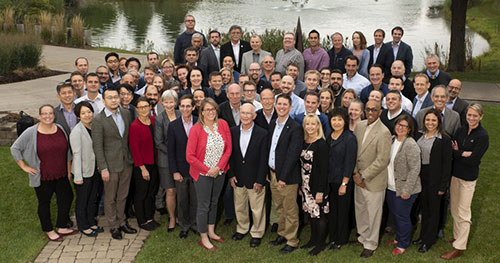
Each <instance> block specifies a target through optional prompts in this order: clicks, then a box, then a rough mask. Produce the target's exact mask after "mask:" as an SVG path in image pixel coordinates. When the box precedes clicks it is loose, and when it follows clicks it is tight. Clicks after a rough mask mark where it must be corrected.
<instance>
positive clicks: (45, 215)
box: [35, 176, 73, 232]
mask: <svg viewBox="0 0 500 263" xmlns="http://www.w3.org/2000/svg"><path fill="white" fill-rule="evenodd" d="M35 193H36V197H37V198H38V218H39V219H40V224H41V225H42V230H43V232H50V231H52V230H54V228H53V226H52V220H51V218H50V201H51V199H52V195H53V194H54V193H55V194H56V200H57V222H56V227H57V228H66V227H68V223H69V221H68V218H69V210H70V208H71V203H72V202H73V190H72V189H71V185H70V184H69V180H68V177H66V176H65V177H62V178H59V179H56V180H51V181H40V186H38V187H35Z"/></svg>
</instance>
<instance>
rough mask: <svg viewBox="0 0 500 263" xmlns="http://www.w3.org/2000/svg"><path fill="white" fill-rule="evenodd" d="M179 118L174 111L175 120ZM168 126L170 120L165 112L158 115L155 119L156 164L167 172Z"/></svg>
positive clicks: (177, 112)
mask: <svg viewBox="0 0 500 263" xmlns="http://www.w3.org/2000/svg"><path fill="white" fill-rule="evenodd" d="M180 117H181V112H180V111H178V110H175V118H176V119H178V118H180ZM169 126H170V119H169V118H168V116H167V112H166V111H163V112H162V113H160V114H158V116H157V117H156V119H155V126H154V127H155V136H154V139H155V146H156V149H157V150H158V160H157V164H158V166H159V167H163V168H167V170H168V136H167V134H168V127H169Z"/></svg>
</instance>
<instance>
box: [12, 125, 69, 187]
mask: <svg viewBox="0 0 500 263" xmlns="http://www.w3.org/2000/svg"><path fill="white" fill-rule="evenodd" d="M54 124H55V125H57V127H59V128H61V130H62V131H63V132H64V135H65V136H66V140H67V139H68V135H67V134H66V132H65V131H64V128H63V127H62V126H61V125H59V124H57V123H54ZM38 125H39V124H35V125H33V126H31V127H29V128H28V129H26V130H25V131H24V132H23V133H22V134H21V136H19V137H18V138H17V140H16V141H15V142H14V144H12V146H11V147H10V153H11V154H12V157H13V158H14V160H16V162H17V161H19V160H24V161H26V162H27V163H28V165H29V166H30V167H32V168H34V169H36V170H37V171H38V173H37V174H35V175H30V174H29V173H28V176H29V186H31V187H38V186H40V177H41V175H40V159H39V158H38V154H37V149H36V148H37V147H36V146H37V142H36V135H37V129H38ZM67 160H68V162H69V161H71V149H70V147H68V153H67Z"/></svg>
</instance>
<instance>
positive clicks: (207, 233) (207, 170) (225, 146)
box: [186, 98, 232, 251]
mask: <svg viewBox="0 0 500 263" xmlns="http://www.w3.org/2000/svg"><path fill="white" fill-rule="evenodd" d="M218 110H219V105H217V103H216V102H215V101H214V100H213V99H212V98H206V99H204V100H203V101H202V103H201V107H200V117H199V118H198V123H197V124H195V125H194V126H193V127H192V128H191V131H190V132H189V137H188V142H187V147H186V161H187V162H188V163H189V164H190V168H189V173H190V174H191V177H192V178H193V180H194V181H195V183H194V185H195V188H196V199H197V201H198V209H197V215H196V224H197V228H198V232H199V233H200V237H201V240H200V242H199V245H200V246H202V247H204V248H205V249H207V250H210V251H215V250H217V249H218V248H217V247H216V246H214V245H213V244H212V243H211V242H210V239H212V240H213V241H216V242H224V239H223V238H222V237H220V236H219V235H217V234H216V233H215V220H216V217H217V202H218V200H219V195H220V193H221V191H222V187H223V185H224V176H225V174H226V172H227V170H228V169H229V165H228V164H229V158H230V156H231V150H232V145H231V132H230V130H229V126H228V124H227V122H226V121H224V120H222V119H218V118H217V115H218Z"/></svg>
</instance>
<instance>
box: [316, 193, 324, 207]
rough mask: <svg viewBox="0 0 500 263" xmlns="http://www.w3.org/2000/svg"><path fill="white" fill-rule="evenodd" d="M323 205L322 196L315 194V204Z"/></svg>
mask: <svg viewBox="0 0 500 263" xmlns="http://www.w3.org/2000/svg"><path fill="white" fill-rule="evenodd" d="M321 203H323V194H320V193H316V204H321Z"/></svg>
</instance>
